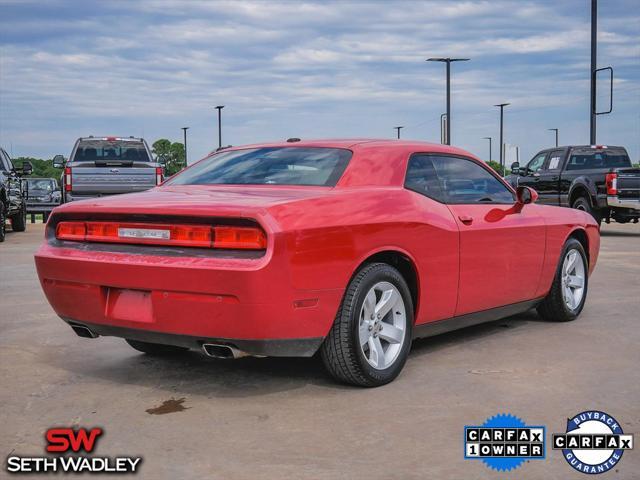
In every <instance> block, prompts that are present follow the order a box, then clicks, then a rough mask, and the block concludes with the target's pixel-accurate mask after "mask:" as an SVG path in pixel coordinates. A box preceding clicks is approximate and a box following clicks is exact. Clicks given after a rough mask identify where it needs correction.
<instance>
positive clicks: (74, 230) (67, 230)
mask: <svg viewBox="0 0 640 480" xmlns="http://www.w3.org/2000/svg"><path fill="white" fill-rule="evenodd" d="M86 234H87V228H86V226H85V224H84V222H60V223H59V224H58V226H57V227H56V238H57V239H58V240H84V239H85V236H86Z"/></svg>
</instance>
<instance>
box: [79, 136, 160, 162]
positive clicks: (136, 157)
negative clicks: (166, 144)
mask: <svg viewBox="0 0 640 480" xmlns="http://www.w3.org/2000/svg"><path fill="white" fill-rule="evenodd" d="M96 160H98V161H100V160H130V161H139V162H148V161H149V154H148V153H147V149H146V148H145V146H144V143H143V142H140V141H130V140H82V141H80V143H79V144H78V148H77V150H76V154H75V155H74V157H73V160H72V161H73V162H95V161H96Z"/></svg>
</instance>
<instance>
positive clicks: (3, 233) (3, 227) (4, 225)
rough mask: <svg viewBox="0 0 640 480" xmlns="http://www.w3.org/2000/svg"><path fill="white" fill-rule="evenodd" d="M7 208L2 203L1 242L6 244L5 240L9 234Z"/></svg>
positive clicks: (0, 203)
mask: <svg viewBox="0 0 640 480" xmlns="http://www.w3.org/2000/svg"><path fill="white" fill-rule="evenodd" d="M4 209H5V206H4V203H3V202H2V201H0V242H4V238H5V236H6V234H7V217H5V210H4Z"/></svg>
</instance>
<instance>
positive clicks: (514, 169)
mask: <svg viewBox="0 0 640 480" xmlns="http://www.w3.org/2000/svg"><path fill="white" fill-rule="evenodd" d="M511 173H513V174H514V175H518V174H519V173H520V163H519V162H513V163H512V164H511Z"/></svg>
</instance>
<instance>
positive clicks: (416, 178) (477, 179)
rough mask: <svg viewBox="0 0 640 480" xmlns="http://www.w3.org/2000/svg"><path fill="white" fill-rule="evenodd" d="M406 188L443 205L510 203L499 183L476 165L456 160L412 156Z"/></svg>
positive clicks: (509, 192)
mask: <svg viewBox="0 0 640 480" xmlns="http://www.w3.org/2000/svg"><path fill="white" fill-rule="evenodd" d="M405 186H406V187H407V188H409V189H411V190H414V191H416V192H418V193H422V194H423V195H426V196H428V197H431V198H433V199H434V200H438V201H439V202H443V203H513V201H514V196H513V193H512V192H511V190H509V189H508V188H507V187H506V186H505V185H504V184H503V183H502V182H500V180H498V179H497V178H496V177H495V176H493V175H492V174H491V173H490V172H489V171H488V170H486V169H485V168H483V167H481V166H480V165H478V164H477V163H475V162H473V161H471V160H467V159H464V158H458V157H449V156H437V155H414V156H413V157H411V159H410V160H409V166H408V169H407V178H406V181H405Z"/></svg>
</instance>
